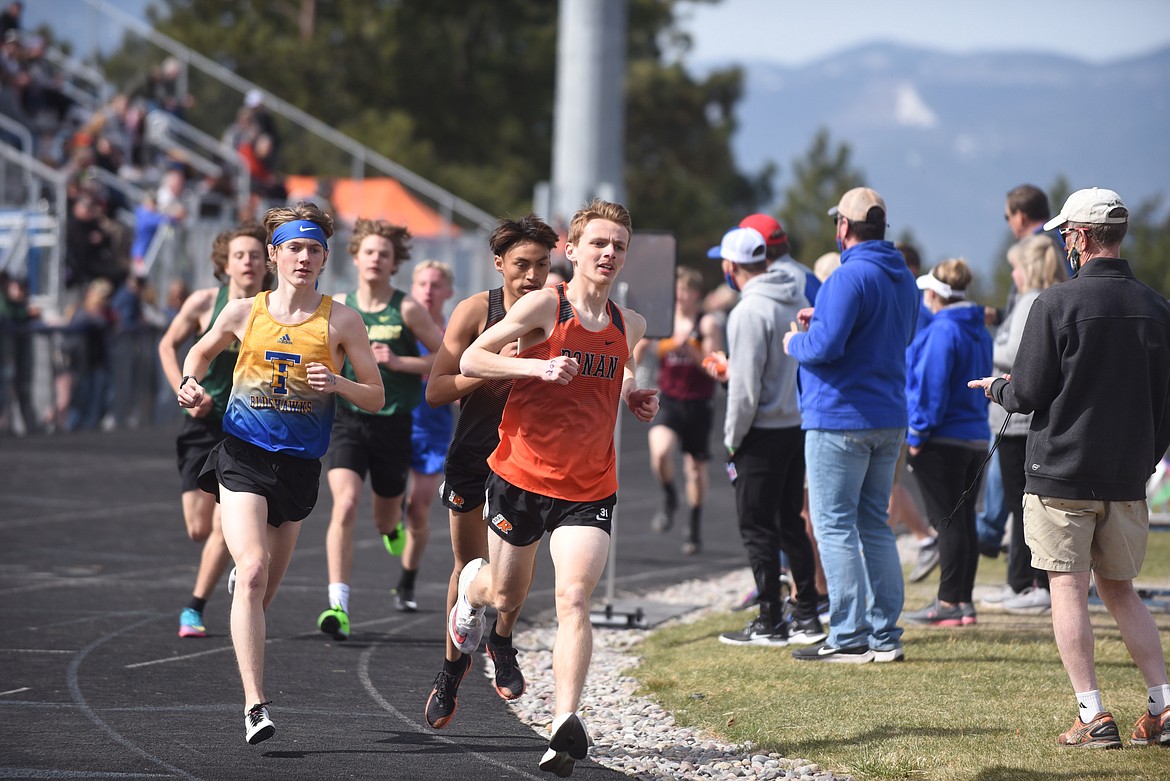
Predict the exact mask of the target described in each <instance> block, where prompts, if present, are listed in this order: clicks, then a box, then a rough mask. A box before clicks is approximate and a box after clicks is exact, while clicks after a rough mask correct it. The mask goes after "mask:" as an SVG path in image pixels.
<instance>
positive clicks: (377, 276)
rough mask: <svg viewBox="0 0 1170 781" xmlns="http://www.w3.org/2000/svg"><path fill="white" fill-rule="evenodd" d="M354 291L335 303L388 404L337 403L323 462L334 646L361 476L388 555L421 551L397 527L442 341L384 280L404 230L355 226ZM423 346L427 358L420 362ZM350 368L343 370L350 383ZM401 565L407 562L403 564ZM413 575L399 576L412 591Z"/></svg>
mask: <svg viewBox="0 0 1170 781" xmlns="http://www.w3.org/2000/svg"><path fill="white" fill-rule="evenodd" d="M349 251H350V253H351V254H352V255H353V262H354V265H355V266H356V267H357V276H358V287H357V290H355V291H354V292H352V293H348V294H345V293H341V294H338V295H336V296H334V299H335V300H337V301H340V302H342V303H344V304H346V305H347V306H349V307H351V308H353V309H355V310H357V312H358V313H359V314H360V315H361V316H362V319H363V321H364V322H365V324H366V330H367V333H368V334H369V337H370V346H371V348H372V349H373V352H374V360H376V361H377V363H378V367H379V369H380V370H381V373H382V385H383V387H384V388H385V391H386V401H385V403H384V404H383V406H382V409H381V410H379V411H378V412H377V413H374V414H369V413H366V412H362V411H360V410H357V409H356V408H354V407H353V405H348V404H345V403H344V402H342V403H341V404H339V405H338V408H337V417H336V418H335V419H334V423H333V433H332V436H331V445H330V449H329V455H328V456H327V459H326V462H325V465H326V468H327V469H328V470H329V471H328V482H329V491H330V493H331V494H332V495H333V511H332V513H331V514H330V517H329V531H328V532H327V533H326V536H325V552H326V559H327V561H328V571H329V584H328V597H329V609H328V610H326V611H325V612H323V613H322V614H321V615H320V616H319V617H318V618H317V627H318V628H319V629H320V630H321V631H322V632H324V633H325V634H327V635H329V636H331V637H333V638H334V639H335V640H345V639H346V638H348V637H349V624H350V620H349V576H350V571H351V570H352V568H353V529H354V524H355V522H356V520H357V508H358V503H359V501H360V499H361V492H362V484H363V483H364V482H365V479H366V474H367V472H368V473H369V475H370V487H371V488H372V489H373V516H374V526H375V527H376V528H377V530H378V533H379V534H381V535H382V536H383V539H384V541H385V542H386V547H387V548H388V549H390V550H391V552H392V553H402V552H403V545H402V543H403V542H405V547H406V548H407V549H409V550H411V554H412V555H410V556H408V557H407V558H406V561H411V562H415V561H417V560H418V558H419V557H418V556H416V555H413V554H414V552H415V551H417V552H418V553H421V550H422V546H425V545H426V539H425V530H424V533H423V534H422V535H419V534H418V533H417V531H415V530H404V529H403V528H402V504H403V502H402V499H403V496H404V495H405V494H406V483H407V475H408V474H409V471H410V435H411V427H412V423H413V418H412V416H411V412H412V411H413V410H414V408H415V407H416V406H417V405H418V402H419V400H420V398H421V396H422V375H424V374H426V373H427V372H429V371H430V369H431V363H432V362H433V361H434V356H433V353H434V352H436V351H437V350H438V349H439V344H440V343H441V342H442V340H443V334H442V332H441V331H440V330H439V327H438V326H437V325H435V322H434V321H433V320H432V319H431V316H430V314H429V313H428V312H427V310H426V309H425V308H424V307H423V306H422V305H421V304H419V303H418V302H417V301H415V300H414V299H413V298H411V297H410V296H409V295H407V294H405V293H404V292H402V291H401V290H398V289H396V288H395V287H394V286H393V285H392V284H391V282H390V278H391V277H392V276H394V273H395V272H396V271H398V269H399V267H400V266H401V265H402V264H403V263H404V262H406V261H407V260H408V259H409V258H410V231H408V230H407V229H406V228H403V227H399V226H396V225H391V224H389V223H387V222H385V221H382V220H365V219H359V220H357V223H356V224H355V225H354V229H353V235H352V237H351V238H350V241H349ZM420 341H421V342H422V343H423V344H424V345H426V347H427V349H428V350H429V351H430V352H431V353H432V354H431V355H427V356H425V357H421V356H420V355H419V349H418V343H419V342H420ZM349 371H350V366H349V363H348V362H346V365H345V368H344V369H343V370H342V373H343V375H344V376H347V377H348V376H349V374H348V372H349ZM404 563H405V562H404ZM415 574H416V571H410V572H409V573H408V572H405V571H404V573H403V581H400V585H401V583H402V582H404V581H408V582H409V584H410V586H411V587H413V583H414V576H415Z"/></svg>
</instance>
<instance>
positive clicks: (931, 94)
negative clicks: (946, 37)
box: [704, 44, 1170, 270]
mask: <svg viewBox="0 0 1170 781" xmlns="http://www.w3.org/2000/svg"><path fill="white" fill-rule="evenodd" d="M739 64H740V65H741V67H743V69H744V73H745V94H744V98H743V100H742V101H741V103H740V104H739V106H738V110H737V118H738V120H739V129H738V131H737V133H736V135H735V136H734V137H733V148H734V151H735V155H736V159H737V162H738V164H739V165H740V167H741V169H743V170H747V171H755V170H759V168H760V167H761V166H762V165H763V164H764V163H765V162H766V161H768V160H771V161H774V162H775V163H777V164H778V165H779V166H780V172H779V174H778V176H777V179H776V182H775V184H776V197H777V202H778V203H779V202H780V201H781V200H782V199H783V193H784V189H785V188H786V187H787V186H788V185H789V183H790V182H791V178H790V175H791V169H792V161H793V159H794V158H797V157H799V156H800V155H802V154H804V153H805V152H806V151H807V150H808V149H809V147H810V145H811V144H812V140H813V137H814V135H815V134H816V132H817V130H818V129H820V128H822V127H824V128H827V129H828V130H829V132H830V138H831V141H832V142H833V144H834V145H835V144H837V143H846V144H848V145H849V147H850V149H851V150H852V156H851V161H852V163H853V165H854V167H856V168H858V169H860V170H861V171H862V172H863V173H864V175H865V180H866V183H867V184H868V185H870V186H872V187H874V188H875V189H877V190H878V191H879V192H880V193H882V195H883V196H884V197H885V199H886V202H887V205H888V208H889V222H890V226H891V236H892V237H897V236H899V235H900V234H901V233H902V232H903V231H904V230H905V229H907V228H908V229H910V230H911V231H912V232H913V234H914V236H915V237H916V239H917V240H918V243H919V244H920V249H921V250H922V251H923V258H924V262H926V263H931V264H933V263H935V262H937V261H939V260H942V259H944V258H948V257H965V258H967V259H968V260H969V261H970V262H971V263H972V265H973V267H974V268H976V269H977V270H978V269H985V270H986V269H988V268H989V267H991V266H992V265H993V264H994V263H996V262H997V261H998V260H1002V259H1001V258H1000V257H999V255H1000V253H1001V252H1002V248H1003V246H1004V244H1005V242H1006V241H1007V240H1008V236H1009V234H1008V231H1007V228H1006V226H1005V224H1004V220H1003V204H1004V195H1005V194H1006V193H1007V191H1008V190H1010V189H1011V188H1012V187H1014V186H1015V185H1017V184H1022V183H1031V184H1035V185H1037V186H1038V187H1040V188H1042V189H1044V190H1049V189H1050V188H1051V186H1052V185H1053V184H1054V183H1055V182H1056V181H1057V180H1058V178H1059V177H1061V176H1063V177H1065V178H1066V179H1067V181H1068V186H1069V187H1071V188H1072V189H1080V188H1082V187H1092V186H1098V187H1108V188H1110V189H1113V190H1116V191H1117V192H1118V193H1120V194H1121V196H1122V199H1123V200H1124V201H1125V202H1126V204H1127V205H1129V206H1130V208H1131V210H1132V209H1136V208H1137V207H1138V206H1139V205H1140V204H1142V203H1143V202H1145V201H1146V200H1147V199H1151V198H1157V197H1160V196H1162V195H1170V182H1168V178H1170V132H1168V129H1170V48H1166V49H1163V50H1160V51H1157V52H1154V53H1152V54H1149V55H1145V56H1141V57H1136V58H1133V59H1127V60H1123V61H1115V62H1111V63H1107V64H1095V63H1090V62H1087V61H1084V60H1078V59H1075V58H1072V57H1062V56H1053V55H1048V54H1027V53H980V54H966V55H963V54H950V53H943V52H938V51H930V50H925V49H917V48H911V47H906V46H901V45H892V44H871V45H866V46H863V47H859V48H855V49H851V50H848V51H844V52H842V53H840V54H838V55H835V56H831V57H828V58H825V59H822V60H820V61H817V62H814V63H812V64H809V65H806V66H803V67H788V66H783V65H777V64H774V63H764V62H742V63H739ZM710 65H714V63H709V64H705V65H704V67H707V66H710ZM831 205H832V204H826V208H828V206H831ZM1060 205H1061V204H1052V208H1053V212H1054V213H1055V212H1056V211H1057V210H1058V209H1059V208H1060ZM1168 205H1170V198H1167V199H1166V200H1163V201H1162V203H1161V207H1160V208H1161V209H1165V208H1166V207H1167V206H1168ZM1158 213H1159V214H1161V213H1163V212H1161V211H1159V212H1158ZM806 260H811V259H806Z"/></svg>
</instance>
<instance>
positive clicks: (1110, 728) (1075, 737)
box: [1056, 712, 1121, 748]
mask: <svg viewBox="0 0 1170 781" xmlns="http://www.w3.org/2000/svg"><path fill="white" fill-rule="evenodd" d="M1056 742H1057V744H1058V745H1061V746H1069V747H1072V748H1121V733H1119V732H1118V731H1117V722H1116V721H1114V720H1113V714H1112V713H1108V712H1105V713H1099V714H1097V718H1095V719H1093V720H1092V721H1090V722H1089V723H1088V724H1086V723H1085V722H1083V721H1081V717H1080V716H1077V720H1076V721H1075V722H1073V725H1072V727H1070V728H1069V730H1068V732H1064V733H1061V735H1060V737H1058V738H1057V739H1056Z"/></svg>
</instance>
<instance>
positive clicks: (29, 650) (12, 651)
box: [0, 648, 77, 654]
mask: <svg viewBox="0 0 1170 781" xmlns="http://www.w3.org/2000/svg"><path fill="white" fill-rule="evenodd" d="M75 653H77V649H72V650H69V649H62V648H0V654H75Z"/></svg>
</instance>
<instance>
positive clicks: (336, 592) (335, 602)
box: [329, 583, 349, 613]
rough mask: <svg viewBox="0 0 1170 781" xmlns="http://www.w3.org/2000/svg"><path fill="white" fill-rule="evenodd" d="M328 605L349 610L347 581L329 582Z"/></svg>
mask: <svg viewBox="0 0 1170 781" xmlns="http://www.w3.org/2000/svg"><path fill="white" fill-rule="evenodd" d="M329 607H335V608H337V609H339V610H344V611H345V612H346V613H348V612H349V584H348V583H330V584H329Z"/></svg>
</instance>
